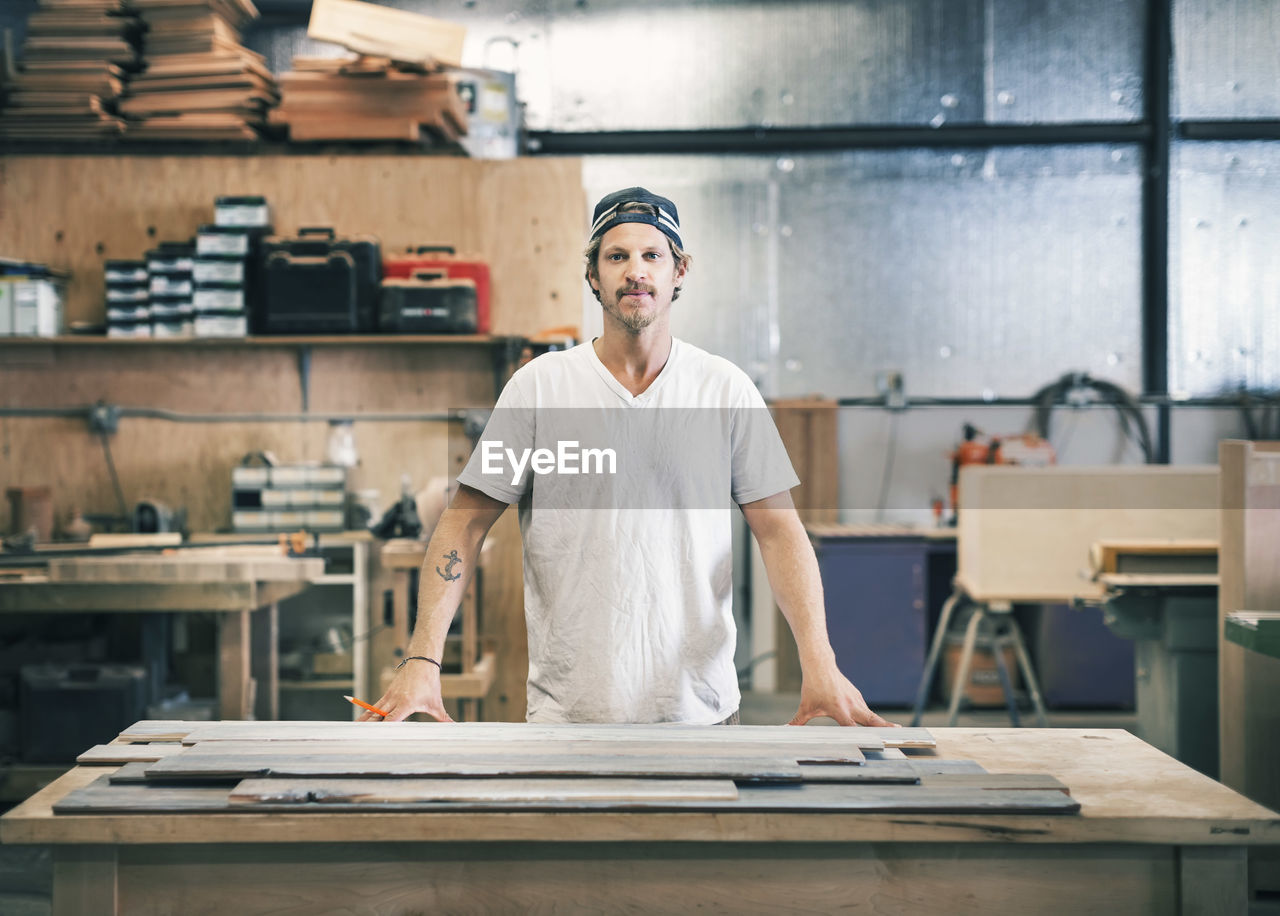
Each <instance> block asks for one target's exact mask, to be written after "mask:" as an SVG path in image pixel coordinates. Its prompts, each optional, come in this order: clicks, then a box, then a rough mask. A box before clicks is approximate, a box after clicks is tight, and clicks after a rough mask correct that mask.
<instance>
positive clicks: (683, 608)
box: [366, 188, 890, 726]
mask: <svg viewBox="0 0 1280 916" xmlns="http://www.w3.org/2000/svg"><path fill="white" fill-rule="evenodd" d="M586 258H587V265H586V278H587V282H588V283H589V284H590V285H591V288H592V290H593V292H594V293H595V296H596V298H597V299H598V300H599V302H600V305H601V308H602V309H603V312H604V331H603V333H602V335H601V336H600V337H598V338H596V339H595V340H592V341H590V342H587V343H584V344H582V345H580V346H578V347H575V348H573V349H572V350H569V351H567V352H564V353H548V354H546V355H544V356H541V357H539V358H538V359H535V360H533V361H532V362H530V363H529V364H528V365H526V366H524V367H522V368H521V369H519V370H518V371H517V372H516V373H515V374H514V375H513V376H512V378H511V381H510V382H509V383H508V384H507V386H506V387H505V388H504V390H503V392H502V395H501V396H500V397H499V399H498V404H497V406H496V407H495V409H494V414H493V417H492V418H491V419H490V422H489V425H488V427H487V428H486V430H485V434H484V437H483V439H482V442H481V447H479V448H477V449H476V451H475V453H474V454H473V455H472V457H471V461H470V462H469V463H468V465H467V467H466V469H465V470H464V471H463V472H462V474H460V475H459V477H458V482H459V485H460V486H459V491H458V494H457V496H455V497H454V499H453V502H452V504H451V505H450V507H449V509H448V510H447V511H446V512H445V513H444V514H443V515H442V516H441V518H440V522H439V524H438V525H437V526H436V529H435V532H434V534H433V536H432V538H431V543H430V546H429V547H428V550H427V559H426V561H425V563H424V564H423V569H422V575H421V589H420V593H419V598H418V608H419V611H418V615H419V621H418V625H417V627H416V631H415V633H414V634H413V639H412V641H411V642H410V645H409V651H408V652H407V653H406V659H405V661H403V662H402V663H401V670H400V671H399V672H398V674H397V675H396V678H395V680H394V681H393V682H392V684H391V685H390V687H389V688H388V690H387V692H386V693H385V694H383V696H382V697H381V698H380V699H379V700H378V702H377V703H376V704H375V705H377V706H378V708H380V709H383V710H386V711H387V712H388V716H387V719H388V720H392V721H394V720H400V719H404V718H405V717H407V716H409V715H411V714H412V713H415V712H425V713H427V714H428V715H431V716H433V717H435V718H436V719H442V720H443V719H448V718H449V716H448V714H447V713H446V712H445V709H444V706H443V703H442V701H441V696H440V666H439V662H438V660H439V658H440V653H441V650H442V649H443V646H444V640H445V636H446V634H447V632H448V628H449V623H450V621H451V619H452V617H453V614H454V612H455V610H456V609H457V607H458V604H459V601H460V600H461V597H462V594H463V591H464V590H465V588H466V585H467V582H468V580H469V578H470V576H471V573H472V571H473V569H474V566H475V561H476V558H477V557H478V556H479V554H480V547H481V545H482V544H483V541H484V537H485V534H486V533H487V532H488V530H489V528H490V527H491V526H492V525H493V523H494V522H495V521H496V520H497V518H498V516H499V515H501V514H502V511H503V510H504V509H505V508H506V507H507V505H508V504H510V503H519V505H520V523H521V532H522V536H523V541H524V569H525V605H526V608H525V610H526V617H527V622H528V628H529V692H528V696H529V708H528V718H529V720H530V721H534V722H685V723H689V724H700V725H708V724H716V723H735V722H736V721H737V720H738V704H739V702H740V695H739V692H738V686H737V677H736V672H735V670H734V667H733V650H734V640H735V634H734V625H733V616H732V610H731V597H732V565H731V533H732V532H731V514H730V511H729V508H728V504H727V499H728V498H729V497H730V496H731V497H732V499H733V500H734V501H735V502H736V503H738V505H739V506H741V508H742V512H743V514H744V516H745V517H746V520H747V523H748V525H749V526H750V527H751V530H752V532H753V534H754V535H755V537H756V539H757V541H758V542H759V545H760V552H761V555H762V557H763V558H764V563H765V567H766V569H767V571H768V575H769V582H770V585H771V587H772V589H773V592H774V596H775V598H776V599H777V602H778V606H779V607H780V608H781V609H782V612H783V614H784V615H785V616H786V619H787V621H788V623H789V624H790V625H791V629H792V632H793V633H794V634H795V639H796V644H797V646H798V647H799V651H800V661H801V668H802V673H803V688H802V692H801V699H800V707H799V709H798V711H797V712H796V715H795V717H794V718H793V719H792V720H791V724H793V725H802V724H804V723H805V722H807V721H809V720H810V719H812V718H815V717H817V716H823V715H825V716H830V717H831V718H833V719H835V720H836V722H837V723H839V724H841V725H877V726H883V725H889V724H890V723H888V722H886V721H885V720H884V719H882V718H881V717H880V716H878V715H876V714H875V713H873V712H872V711H871V710H870V709H868V708H867V705H866V703H865V702H864V701H863V698H862V695H861V693H859V691H858V690H857V688H856V687H854V686H853V684H851V683H850V682H849V681H848V679H847V678H845V677H844V675H842V674H841V673H840V670H839V669H838V668H837V666H836V661H835V654H834V652H833V651H832V649H831V645H830V643H829V641H828V638H827V632H826V621H825V611H824V606H823V598H822V584H821V581H820V579H819V575H818V566H817V561H816V559H815V557H814V553H813V548H812V547H811V546H810V544H809V540H808V538H807V537H806V535H805V532H804V528H803V526H802V524H801V522H800V519H799V517H798V515H797V514H796V511H795V508H794V506H793V504H792V502H791V496H790V493H789V490H790V488H791V487H793V486H795V485H796V484H797V483H798V482H799V481H798V479H797V478H796V476H795V472H794V471H793V470H792V468H791V465H790V462H789V461H788V460H787V457H786V452H785V450H784V449H783V447H782V443H781V440H780V439H779V437H778V434H777V430H776V428H774V426H773V423H772V420H771V419H769V417H768V413H767V408H766V407H765V405H764V401H763V400H762V399H761V397H760V395H759V393H758V392H757V391H756V389H755V387H754V386H753V385H752V384H751V382H750V380H749V379H748V378H747V377H746V375H745V374H744V373H742V372H741V370H739V369H737V368H736V367H735V366H733V365H732V364H731V363H729V362H728V361H726V360H724V359H721V358H719V357H716V356H712V355H711V354H709V353H706V352H704V351H702V350H699V349H698V348H696V347H693V346H691V345H689V344H687V343H684V342H682V341H679V340H676V339H674V338H673V337H672V336H671V330H670V319H671V306H672V303H673V302H674V301H675V300H676V298H677V297H678V296H679V293H680V284H681V283H682V282H683V281H684V278H685V276H686V274H687V272H688V270H689V265H690V257H689V256H688V255H687V254H686V253H685V252H684V250H683V242H682V239H681V236H680V225H679V215H678V213H677V211H676V208H675V205H674V204H672V203H671V201H669V200H667V199H666V198H663V197H659V196H657V195H655V194H652V193H650V192H649V191H646V190H645V189H643V188H628V189H626V190H623V191H618V192H615V193H613V194H610V195H608V196H607V197H605V198H604V199H603V200H601V201H600V203H599V204H598V205H597V206H596V209H595V213H594V216H593V222H592V228H591V236H590V244H589V247H588V248H587V252H586ZM569 436H572V438H569ZM580 440H581V441H588V442H590V443H591V444H593V445H595V446H599V447H597V448H588V449H586V450H582V451H581V452H580V454H579V453H575V452H573V451H572V449H568V450H566V446H572V447H574V448H576V447H578V446H579V445H580ZM538 445H544V446H546V448H543V449H537V448H535V447H536V446H538ZM513 446H514V447H513ZM539 451H541V452H544V453H545V455H543V457H547V456H551V455H555V456H557V457H558V458H559V459H564V458H565V457H566V455H567V456H568V457H570V458H573V457H574V456H575V455H577V457H578V458H579V459H580V460H579V461H577V463H574V464H567V463H565V462H564V461H563V460H561V462H560V465H559V466H558V467H557V468H555V469H554V473H553V470H552V469H551V468H550V467H549V464H550V462H549V461H547V462H542V464H543V465H546V466H540V464H539V459H538V452H539ZM531 455H532V456H533V460H530V456H531ZM583 456H586V457H583ZM592 456H594V457H595V458H596V459H597V460H596V462H595V466H594V468H592V465H591V460H590V459H591V457H592ZM607 456H612V457H614V458H617V463H618V464H619V465H621V466H622V467H623V473H622V475H621V476H616V471H617V469H616V468H614V467H612V463H611V462H610V463H608V464H609V466H608V467H606V462H605V457H607ZM504 458H505V459H506V460H505V461H504V460H503V459H504ZM522 459H523V460H522ZM592 471H594V474H595V476H594V477H592V478H591V479H589V480H588V479H587V478H586V477H584V476H582V475H584V474H589V473H591V472H592ZM445 560H448V561H451V562H444V561H445ZM368 717H369V716H368V715H366V718H368Z"/></svg>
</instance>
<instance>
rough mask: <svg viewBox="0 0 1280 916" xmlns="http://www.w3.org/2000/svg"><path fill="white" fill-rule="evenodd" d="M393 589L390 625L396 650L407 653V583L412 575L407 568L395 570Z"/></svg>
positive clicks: (403, 653) (408, 633) (408, 583)
mask: <svg viewBox="0 0 1280 916" xmlns="http://www.w3.org/2000/svg"><path fill="white" fill-rule="evenodd" d="M394 581H395V591H394V592H393V593H392V598H391V608H392V614H393V616H392V618H391V625H392V627H393V629H394V632H395V635H396V650H397V651H398V653H399V654H400V655H407V654H408V651H409V637H410V636H411V635H412V634H410V632H409V585H410V583H411V581H412V577H411V576H410V575H409V570H407V569H397V570H396V572H395V580H394Z"/></svg>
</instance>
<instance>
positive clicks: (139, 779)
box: [107, 761, 151, 785]
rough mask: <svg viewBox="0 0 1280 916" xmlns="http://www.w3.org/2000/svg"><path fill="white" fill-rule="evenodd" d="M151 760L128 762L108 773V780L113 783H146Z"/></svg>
mask: <svg viewBox="0 0 1280 916" xmlns="http://www.w3.org/2000/svg"><path fill="white" fill-rule="evenodd" d="M150 762H151V761H145V762H143V761H136V762H133V763H126V764H124V765H123V766H121V767H120V768H119V769H118V770H116V771H115V772H114V773H108V774H107V781H108V782H110V783H111V784H112V785H121V784H122V783H123V784H127V783H135V784H140V783H145V782H146V781H147V764H148V763H150Z"/></svg>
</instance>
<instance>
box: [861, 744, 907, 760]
mask: <svg viewBox="0 0 1280 916" xmlns="http://www.w3.org/2000/svg"><path fill="white" fill-rule="evenodd" d="M865 753H866V756H867V759H868V760H906V759H907V755H906V754H904V753H903V752H902V749H901V748H897V747H886V748H881V749H880V750H878V751H866V752H865Z"/></svg>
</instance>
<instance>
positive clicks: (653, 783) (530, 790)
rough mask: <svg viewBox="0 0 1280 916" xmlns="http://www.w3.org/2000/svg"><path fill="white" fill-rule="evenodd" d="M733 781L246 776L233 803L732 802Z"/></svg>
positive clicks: (735, 793) (234, 795) (235, 790)
mask: <svg viewBox="0 0 1280 916" xmlns="http://www.w3.org/2000/svg"><path fill="white" fill-rule="evenodd" d="M737 797H738V787H737V786H736V785H734V783H733V781H732V780H729V779H244V780H241V781H240V783H239V784H238V785H237V786H236V787H235V789H234V790H232V792H231V795H230V797H229V798H230V802H231V804H233V805H252V806H255V807H256V806H257V805H259V804H263V803H277V804H279V803H286V804H305V803H307V802H316V803H320V804H337V803H348V804H385V803H395V802H433V801H438V802H443V801H447V802H488V803H492V804H501V803H504V802H545V803H552V802H578V801H632V800H637V799H649V800H655V799H661V800H672V801H682V800H683V801H692V800H695V799H697V800H705V801H713V800H714V801H732V800H734V799H736V798H737Z"/></svg>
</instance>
